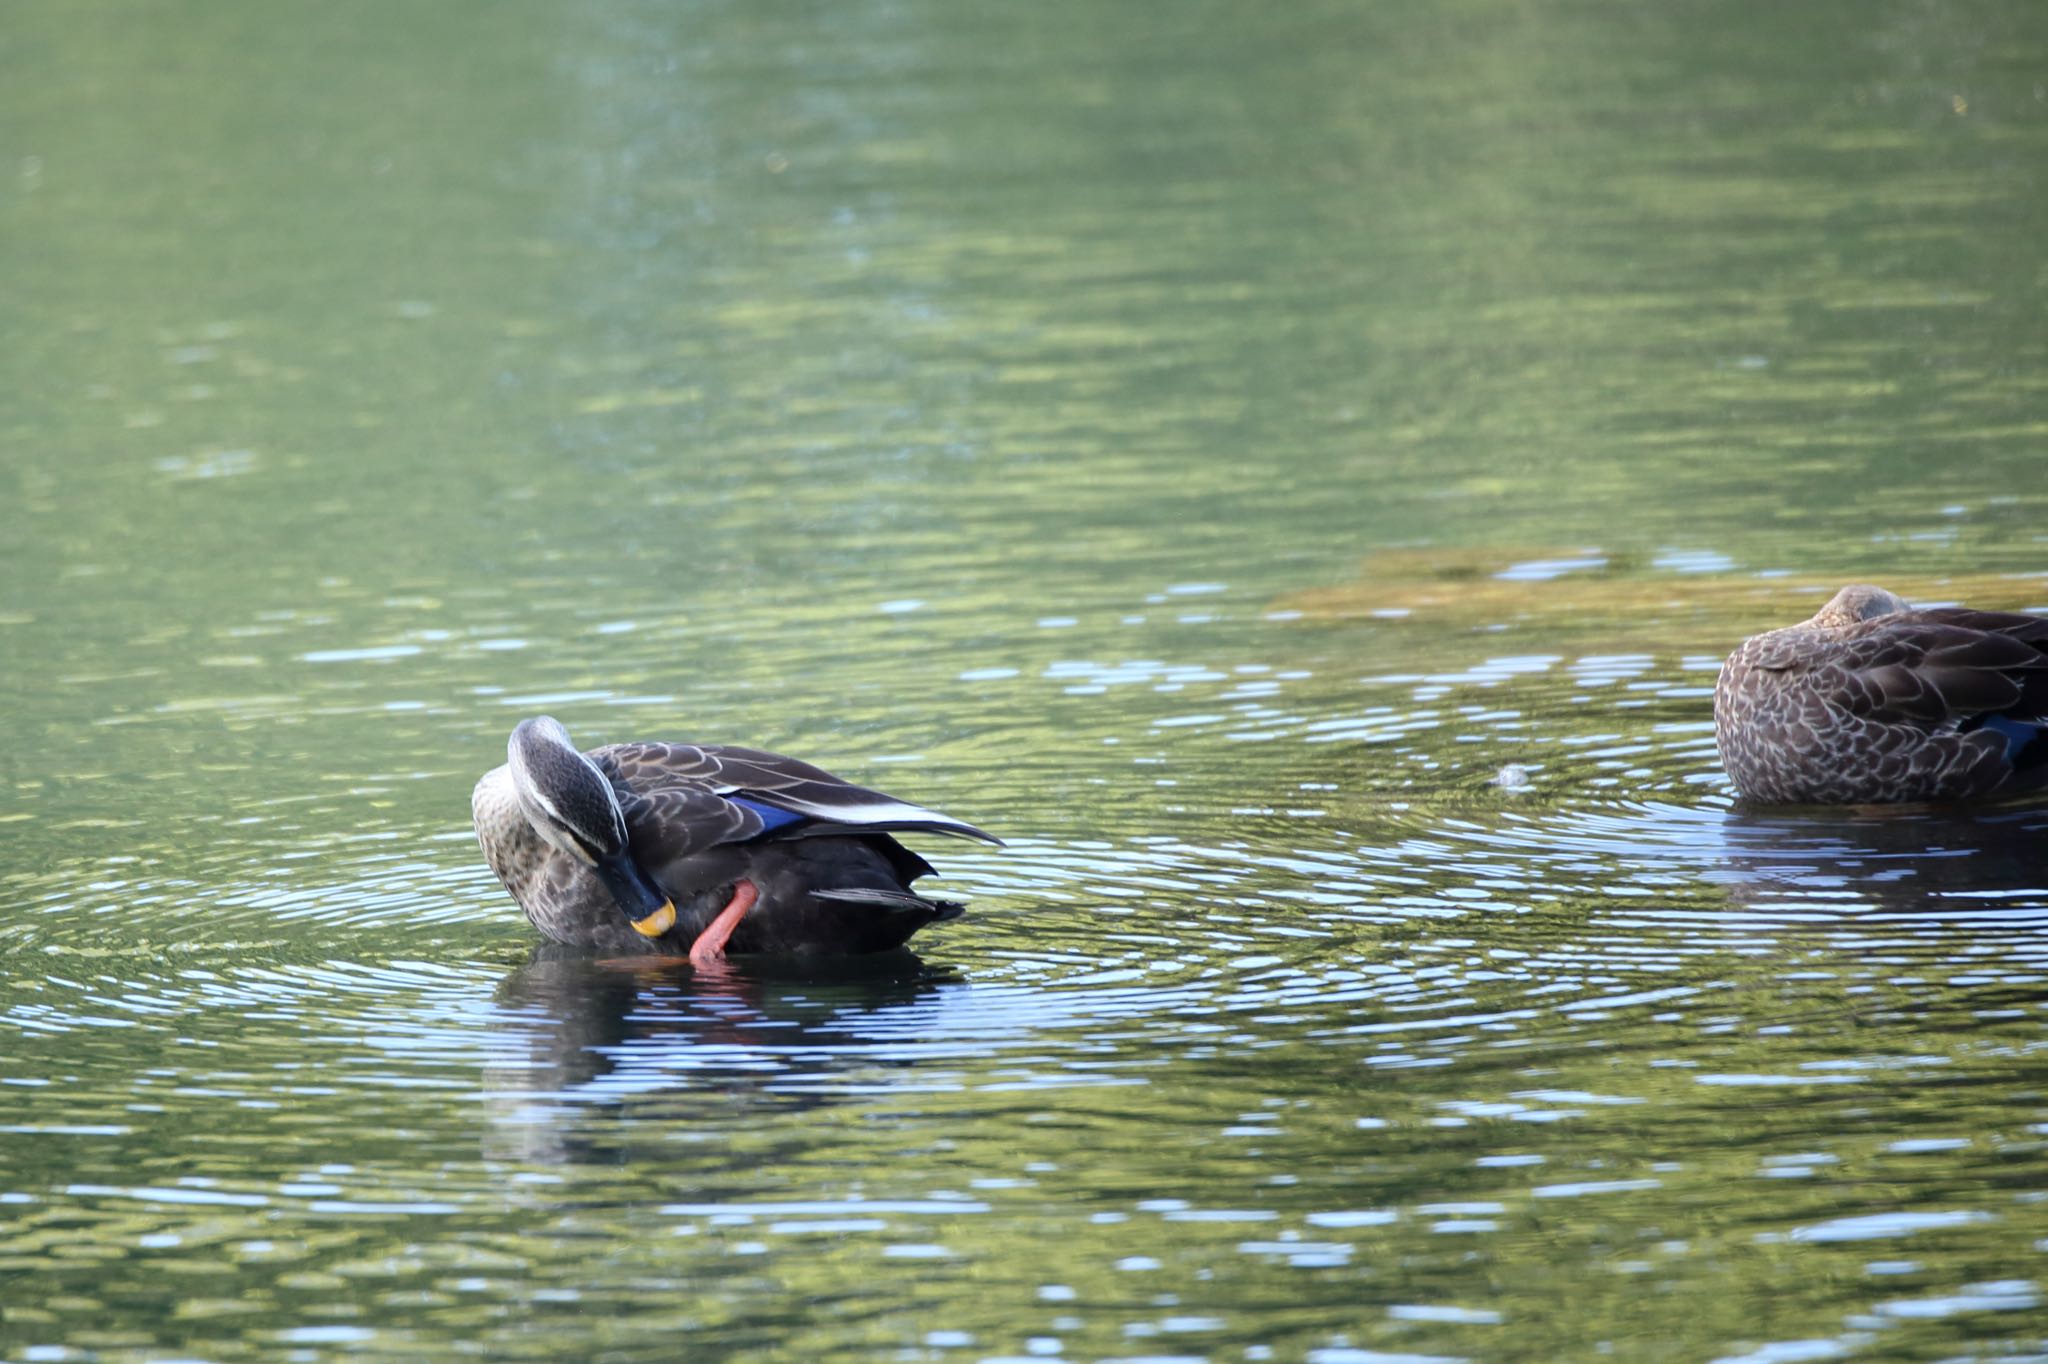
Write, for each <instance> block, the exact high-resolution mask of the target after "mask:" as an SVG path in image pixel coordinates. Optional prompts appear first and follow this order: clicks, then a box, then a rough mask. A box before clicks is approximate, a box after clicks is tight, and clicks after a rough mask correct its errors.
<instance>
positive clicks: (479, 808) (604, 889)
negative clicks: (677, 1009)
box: [470, 715, 1000, 965]
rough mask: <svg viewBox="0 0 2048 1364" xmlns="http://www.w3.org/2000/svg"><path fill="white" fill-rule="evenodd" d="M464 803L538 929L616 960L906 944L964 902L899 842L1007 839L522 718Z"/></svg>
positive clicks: (715, 749) (734, 751) (745, 762)
mask: <svg viewBox="0 0 2048 1364" xmlns="http://www.w3.org/2000/svg"><path fill="white" fill-rule="evenodd" d="M506 758H507V761H506V763H505V765H504V766H503V767H496V768H493V769H491V771H489V772H487V773H485V774H484V777H483V779H482V780H481V781H479V782H477V784H476V790H475V791H474V792H473V793H472V794H471V796H470V813H471V816H472V818H473V820H474V821H475V824H476V836H477V841H478V842H479V843H481V844H482V845H483V850H484V858H485V860H486V861H488V862H489V863H490V864H491V870H492V871H494V872H496V873H497V874H498V879H499V880H500V881H502V882H504V883H505V889H507V890H508V891H510V892H512V898H513V899H514V900H517V901H518V902H519V907H520V908H521V909H523V910H525V911H526V917H527V918H528V919H529V920H531V921H532V923H533V926H534V927H535V928H538V929H539V930H540V931H541V932H542V933H545V934H546V935H547V936H548V937H550V938H552V939H554V940H555V941H556V942H561V943H568V944H571V945H573V946H578V947H591V948H595V949H597V950H599V951H601V952H607V953H654V954H660V955H669V956H684V955H687V956H688V957H689V958H690V960H691V961H693V962H696V963H697V964H699V965H704V964H706V963H709V962H714V961H717V960H720V959H721V958H723V957H724V956H725V955H726V954H727V953H728V952H731V953H754V952H760V953H778V954H782V953H811V954H843V953H858V952H882V951H887V950H888V949H890V948H894V947H901V946H902V945H903V943H904V942H905V941H906V940H908V939H909V937H910V935H911V934H913V933H915V932H917V930H919V929H920V928H923V927H924V926H925V925H926V924H932V923H941V922H943V921H945V920H947V919H952V918H956V917H958V916H959V914H960V909H961V907H960V906H959V905H957V904H954V903H951V902H949V901H945V900H928V899H926V898H925V897H924V896H921V895H919V894H917V893H916V892H914V891H912V890H911V889H910V885H911V882H913V881H915V880H916V879H917V878H918V877H920V876H924V875H927V874H928V873H930V871H931V866H930V865H929V864H928V863H926V861H925V860H924V859H923V858H922V857H919V856H918V855H917V854H916V853H914V852H911V851H910V850H909V849H908V848H905V847H904V846H903V845H902V844H900V843H898V842H897V841H896V840H895V838H893V837H892V836H891V835H892V834H895V833H907V832H915V833H934V834H951V835H954V836H956V837H960V838H974V839H979V840H981V841H982V842H984V843H997V844H999V843H1000V840H998V839H996V838H993V837H991V836H990V835H988V834H986V833H983V832H982V831H981V830H980V829H977V828H975V827H974V826H973V825H972V824H968V823H965V822H963V821H961V820H957V819H954V818H953V817H952V816H950V815H942V814H940V813H939V812H938V811H936V810H927V809H925V808H924V807H923V806H920V805H912V804H910V803H909V802H907V801H901V800H897V799H896V798H895V797H893V796H885V795H883V794H882V793H881V792H879V791H870V790H867V789H866V788H864V787H859V786H854V785H852V784H851V783H848V782H844V781H841V780H840V779H839V778H837V777H835V776H833V775H832V774H831V773H829V772H825V771H821V770H820V769H818V768H815V767H812V766H811V765H810V764H809V763H804V762H798V761H797V760H796V759H794V758H785V757H782V756H780V755H779V754H775V753H764V752H761V751H760V750H758V749H752V748H731V747H726V746H723V745H717V744H668V743H626V744H608V745H606V746H605V747H603V748H596V749H592V750H591V751H590V752H588V753H582V752H579V751H578V750H577V748H576V746H575V745H574V744H573V743H571V742H570V741H569V734H568V731H566V730H564V729H563V728H562V726H561V724H560V723H559V722H557V721H556V720H554V719H553V718H551V717H549V716H545V715H543V716H539V717H537V718H535V719H531V720H522V721H521V722H520V723H519V726H518V728H516V729H514V730H513V731H512V737H511V739H510V741H509V742H508V743H507V744H506Z"/></svg>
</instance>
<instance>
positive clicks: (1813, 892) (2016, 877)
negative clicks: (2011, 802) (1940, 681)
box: [1704, 809, 2048, 922]
mask: <svg viewBox="0 0 2048 1364" xmlns="http://www.w3.org/2000/svg"><path fill="white" fill-rule="evenodd" d="M1720 833H1721V844H1720V849H1719V851H1720V852H1721V855H1722V856H1721V862H1722V866H1721V867H1720V868H1718V869H1716V868H1709V869H1707V870H1706V871H1705V873H1704V874H1705V878H1706V879H1707V880H1709V881H1715V882H1719V883H1721V884H1723V885H1725V886H1726V887H1727V888H1728V890H1729V893H1730V895H1731V897H1732V898H1733V899H1734V901H1735V902H1736V904H1737V905H1738V906H1740V907H1742V908H1744V909H1752V910H1757V911H1771V912H1776V913H1777V914H1780V915H1782V914H1783V913H1784V912H1785V911H1788V910H1790V911H1797V912H1801V913H1806V914H1813V915H1824V916H1827V917H1829V918H1835V917H1844V918H1846V917H1854V918H1856V919H1859V920H1871V919H1873V918H1897V919H1918V920H1925V921H1930V922H1944V921H1947V922H1953V921H1957V920H1964V919H1984V918H1989V917H1995V916H1998V915H2001V914H2006V913H2008V912H2009V911H2011V910H2015V909H2025V910H2030V911H2039V910H2041V909H2042V908H2043V907H2048V858H2044V857H2043V853H2042V850H2043V849H2044V848H2048V810H2041V809H2032V810H2006V811H2000V812H1985V813H1979V814H1970V813H1965V812H1959V811H1944V812H1929V811H1925V810H1913V811H1906V810H1901V811H1896V812H1885V813H1879V812H1873V811H1859V812H1849V811H1839V812H1833V811H1816V812H1802V813H1799V814H1774V815H1765V814H1759V813H1751V812H1745V811H1740V810H1737V811H1730V812H1729V813H1728V814H1727V816H1726V817H1725V819H1724V820H1723V822H1722V824H1721V826H1720ZM2029 917H2030V918H2031V917H2033V916H2032V915H2030V916H2029Z"/></svg>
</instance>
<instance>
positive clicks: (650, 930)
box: [633, 900, 676, 938]
mask: <svg viewBox="0 0 2048 1364" xmlns="http://www.w3.org/2000/svg"><path fill="white" fill-rule="evenodd" d="M675 926H676V904H675V901H673V900H664V901H662V903H661V908H660V909H657V910H655V911H654V913H652V914H650V915H648V916H647V917H646V918H644V919H635V920H633V930H634V932H636V933H639V934H640V935H641V936H643V937H648V938H658V937H660V936H661V935H662V934H664V933H666V932H668V931H669V930H670V929H671V928H674V927H675Z"/></svg>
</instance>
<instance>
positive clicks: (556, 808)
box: [505, 715, 676, 938]
mask: <svg viewBox="0 0 2048 1364" xmlns="http://www.w3.org/2000/svg"><path fill="white" fill-rule="evenodd" d="M505 756H506V759H507V761H508V762H509V764H510V766H511V769H512V789H513V790H514V791H515V792H517V793H518V796H519V808H520V811H521V812H522V813H524V814H525V816H526V822H527V823H529V824H531V825H532V826H533V830H534V832H535V833H537V834H539V835H540V836H541V837H542V838H543V839H545V840H547V842H548V844H549V845H550V846H551V847H553V848H555V849H556V850H557V851H560V852H562V853H565V854H567V855H568V856H570V857H573V858H575V859H576V860H577V861H578V862H581V863H582V864H583V865H584V866H586V867H589V868H590V869H591V871H592V872H593V873H594V874H595V875H596V877H597V879H598V880H599V881H601V882H603V883H604V887H605V889H606V890H608V891H610V892H611V896H612V899H613V900H615V901H617V902H618V906H619V911H620V912H621V913H623V914H624V915H625V916H626V919H627V920H628V922H630V923H631V924H632V925H633V928H634V929H635V931H637V932H639V933H641V934H643V935H644V936H646V937H649V938H658V937H660V936H661V935H662V934H664V933H666V932H668V930H669V929H670V928H672V927H674V926H675V921H676V907H675V904H674V902H673V901H671V900H670V899H669V897H668V896H667V895H666V894H664V893H663V891H662V889H661V887H659V886H657V885H655V884H654V881H653V878H651V877H649V876H648V875H647V873H646V872H644V871H642V870H641V869H640V865H639V863H637V862H635V861H634V860H633V849H632V845H631V844H630V843H629V842H628V841H627V838H626V817H625V815H624V814H622V813H621V812H620V810H619V801H618V797H617V796H616V795H614V794H613V793H612V784H611V783H610V782H609V781H607V780H606V779H605V775H604V773H602V772H600V771H598V770H597V764H595V763H593V762H591V761H590V759H588V758H586V757H584V756H583V754H582V753H581V752H579V751H578V750H577V748H576V745H575V744H573V743H571V742H569V731H567V730H565V729H563V728H562V725H561V722H560V721H558V720H556V719H555V718H554V717H553V716H551V715H541V716H536V717H535V718H533V719H531V720H521V721H520V722H519V727H518V728H517V729H515V730H513V731H512V738H511V739H510V740H509V741H508V742H507V743H506V745H505Z"/></svg>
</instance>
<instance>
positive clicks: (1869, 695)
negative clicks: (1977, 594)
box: [1814, 611, 2048, 728]
mask: <svg viewBox="0 0 2048 1364" xmlns="http://www.w3.org/2000/svg"><path fill="white" fill-rule="evenodd" d="M1971 617H1978V618H1985V619H1983V620H1979V621H1972V620H1971V619H1970V618H1971ZM2037 620H2038V618H2036V617H2031V616H2021V617H2001V616H1996V615H1994V614H1993V613H1989V612H1969V611H1954V612H1941V613H1935V612H1921V613H1916V614H1915V615H1913V616H1911V617H1907V618H1904V619H1882V618H1881V619H1879V620H1875V621H1872V622H1870V624H1869V626H1868V627H1866V628H1865V629H1863V630H1861V631H1858V632H1857V633H1856V634H1855V635H1853V636H1852V637H1850V638H1849V639H1846V640H1844V641H1843V642H1842V643H1841V645H1840V647H1839V649H1838V650H1837V651H1835V652H1834V653H1833V655H1832V656H1831V657H1830V658H1829V659H1827V660H1826V661H1825V662H1824V663H1823V664H1822V665H1821V666H1820V667H1819V668H1817V669H1816V670H1815V674H1814V680H1815V681H1816V682H1817V683H1820V684H1822V685H1823V686H1824V687H1825V689H1826V690H1827V691H1828V692H1829V693H1830V694H1832V695H1833V697H1834V698H1835V699H1836V701H1837V702H1838V704H1840V705H1842V706H1843V707H1845V708H1846V709H1848V710H1850V711H1852V712H1854V713H1856V714H1859V715H1865V716H1868V717H1870V718H1871V719H1874V720H1879V721H1882V722H1886V723H1893V724H1912V725H1915V726H1918V727H1921V728H1939V727H1945V726H1953V725H1964V726H1967V725H1968V723H1969V722H1970V721H1971V720H1973V719H1975V718H1976V717H1979V716H1985V715H2004V714H2013V713H2015V712H2022V711H2026V710H2027V708H2028V707H2029V706H2030V705H2031V706H2033V707H2035V708H2036V709H2039V708H2041V707H2043V706H2044V705H2048V654H2044V653H2043V651H2042V646H2041V645H2039V644H2037V643H2035V642H2034V641H2033V640H2032V639H2030V638H2028V637H2026V636H2027V635H2028V634H2031V633H2032V631H2031V629H2029V630H2025V631H2022V632H2019V633H2013V632H2008V631H2004V630H1998V629H1985V628H1979V627H1980V625H1981V624H1985V623H1991V622H1998V621H2017V622H2023V623H2025V624H2026V625H2027V626H2029V627H2031V626H2032V625H2034V624H2035V623H2036V622H2037ZM2038 623H2039V625H2040V627H2041V629H2040V633H2041V636H2042V639H2043V640H2044V641H2048V620H2038ZM2029 718H2032V717H2031V716H2030V717H2029Z"/></svg>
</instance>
